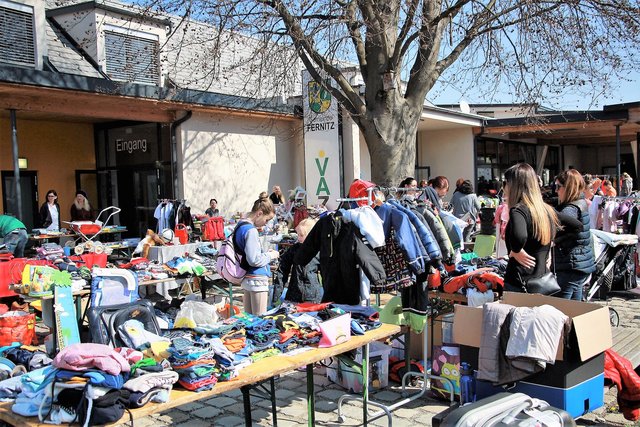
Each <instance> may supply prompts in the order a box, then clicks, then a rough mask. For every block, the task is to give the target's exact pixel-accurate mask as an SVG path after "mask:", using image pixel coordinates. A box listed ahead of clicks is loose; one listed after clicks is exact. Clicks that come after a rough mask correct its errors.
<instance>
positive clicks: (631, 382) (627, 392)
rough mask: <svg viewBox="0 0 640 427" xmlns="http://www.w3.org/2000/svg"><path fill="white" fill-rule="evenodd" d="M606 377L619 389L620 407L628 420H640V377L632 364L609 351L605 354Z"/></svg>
mask: <svg viewBox="0 0 640 427" xmlns="http://www.w3.org/2000/svg"><path fill="white" fill-rule="evenodd" d="M604 356H605V357H604V376H605V378H607V379H609V380H611V382H613V384H615V386H616V387H617V388H618V405H619V406H620V411H621V412H622V414H623V415H624V417H625V418H626V419H627V420H630V421H638V420H639V419H640V376H638V374H637V373H636V372H635V371H634V370H633V366H631V362H629V360H628V359H626V358H624V357H622V356H620V355H619V354H618V353H616V352H615V351H613V350H611V349H609V350H607V351H605V352H604Z"/></svg>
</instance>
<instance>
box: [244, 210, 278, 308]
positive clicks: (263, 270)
mask: <svg viewBox="0 0 640 427" xmlns="http://www.w3.org/2000/svg"><path fill="white" fill-rule="evenodd" d="M275 214H276V212H275V208H274V207H273V203H271V200H269V198H260V199H258V200H256V201H255V202H254V203H253V207H252V208H251V212H250V213H249V214H248V215H247V218H246V219H242V220H240V222H238V225H236V228H235V230H234V233H235V234H234V238H233V240H234V244H235V245H236V247H237V249H238V252H239V253H240V254H241V255H242V262H241V264H240V265H241V266H242V268H244V269H245V270H246V272H247V274H246V275H245V276H244V279H242V283H241V284H240V286H242V290H243V292H244V297H243V303H244V311H246V312H247V313H250V314H255V315H257V316H259V315H261V314H263V313H264V312H266V311H267V305H268V302H269V278H270V277H271V267H270V266H269V263H271V261H273V260H274V259H277V258H278V256H279V255H278V251H274V250H269V251H266V252H263V250H262V245H261V244H260V237H259V235H258V228H260V227H264V225H265V224H266V223H267V222H269V221H270V220H271V219H272V218H273V217H274V216H275Z"/></svg>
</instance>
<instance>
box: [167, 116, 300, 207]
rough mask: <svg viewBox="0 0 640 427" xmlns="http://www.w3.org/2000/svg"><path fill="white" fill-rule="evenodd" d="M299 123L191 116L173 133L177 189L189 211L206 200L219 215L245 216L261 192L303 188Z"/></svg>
mask: <svg viewBox="0 0 640 427" xmlns="http://www.w3.org/2000/svg"><path fill="white" fill-rule="evenodd" d="M300 126H301V122H299V121H290V120H289V121H278V122H276V121H274V120H271V119H265V118H251V117H237V116H236V117H234V116H229V115H214V114H204V113H194V115H193V116H192V117H191V119H189V120H187V121H186V122H185V123H183V124H182V126H181V129H180V131H179V133H178V135H179V138H178V139H179V141H178V152H179V159H178V176H182V182H181V183H180V184H179V186H180V187H181V188H182V194H183V196H184V198H185V199H186V200H187V201H188V203H189V205H190V206H191V212H192V213H203V212H204V211H205V209H206V208H207V207H208V206H209V199H211V198H215V199H217V200H218V208H219V209H220V211H221V213H222V214H224V215H230V214H233V213H235V212H247V211H249V210H250V209H251V206H252V204H253V202H254V201H255V200H256V199H257V198H258V195H259V194H260V192H262V191H268V192H269V193H271V189H272V187H273V186H274V185H279V186H280V187H281V188H282V191H283V192H284V193H285V194H286V195H288V190H290V189H293V188H295V187H296V186H297V185H304V182H303V180H304V173H303V172H304V171H303V164H304V160H303V150H302V137H301V129H300Z"/></svg>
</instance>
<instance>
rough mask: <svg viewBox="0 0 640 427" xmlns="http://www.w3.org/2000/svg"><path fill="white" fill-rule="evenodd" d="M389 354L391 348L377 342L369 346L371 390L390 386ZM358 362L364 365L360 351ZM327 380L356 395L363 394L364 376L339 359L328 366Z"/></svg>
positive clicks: (357, 355)
mask: <svg viewBox="0 0 640 427" xmlns="http://www.w3.org/2000/svg"><path fill="white" fill-rule="evenodd" d="M389 353H391V347H390V346H388V345H385V344H382V343H380V342H377V341H373V342H372V343H371V344H370V345H369V387H370V389H380V388H384V387H386V386H387V385H389ZM356 362H357V363H358V364H361V363H362V351H361V349H358V352H357V353H356ZM327 378H328V379H329V380H330V381H332V382H334V383H336V384H339V385H341V386H342V387H344V388H345V389H346V390H351V391H353V392H354V393H360V392H362V385H363V381H362V375H361V374H360V372H357V371H356V370H355V369H354V368H351V367H349V366H347V365H345V364H344V363H343V362H341V361H340V359H339V358H337V357H334V358H333V359H332V362H331V364H329V366H327Z"/></svg>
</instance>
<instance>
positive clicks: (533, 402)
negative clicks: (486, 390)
mask: <svg viewBox="0 0 640 427" xmlns="http://www.w3.org/2000/svg"><path fill="white" fill-rule="evenodd" d="M431 423H432V425H433V427H489V426H491V427H506V426H518V427H534V426H543V427H563V426H564V427H568V426H575V425H576V423H575V421H574V420H573V418H572V417H571V415H569V414H568V413H567V412H566V411H563V410H562V409H557V408H554V407H552V406H549V404H548V403H547V402H545V401H543V400H539V399H534V398H532V397H529V396H527V395H526V394H524V393H507V392H503V393H498V394H495V395H493V396H490V397H487V398H485V399H481V400H479V401H477V402H474V403H471V404H468V405H464V406H453V407H451V408H448V409H446V410H444V411H442V412H441V413H439V414H437V415H435V416H434V417H433V419H432V421H431Z"/></svg>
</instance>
